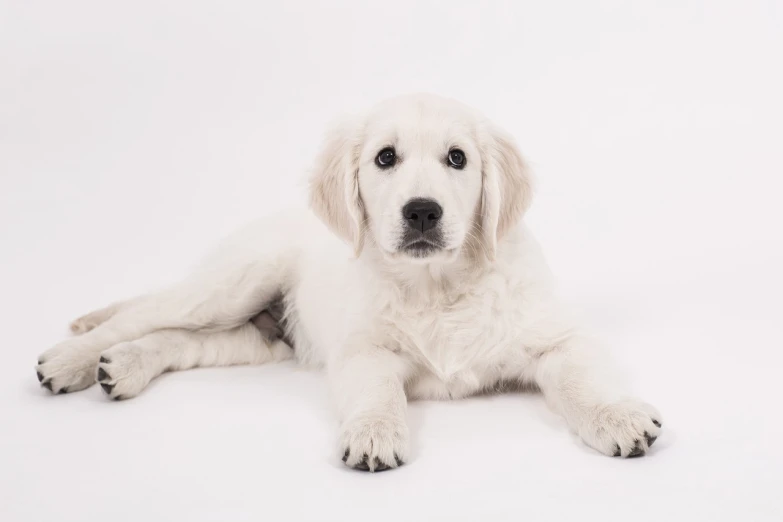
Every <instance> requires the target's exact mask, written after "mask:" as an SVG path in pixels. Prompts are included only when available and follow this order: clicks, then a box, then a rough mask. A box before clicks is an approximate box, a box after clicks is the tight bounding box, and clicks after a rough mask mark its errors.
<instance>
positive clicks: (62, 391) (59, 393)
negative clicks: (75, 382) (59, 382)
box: [57, 386, 68, 395]
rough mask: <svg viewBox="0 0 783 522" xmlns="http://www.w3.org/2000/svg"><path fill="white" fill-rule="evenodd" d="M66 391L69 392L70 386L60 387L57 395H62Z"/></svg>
mask: <svg viewBox="0 0 783 522" xmlns="http://www.w3.org/2000/svg"><path fill="white" fill-rule="evenodd" d="M64 393H68V387H67V386H66V387H64V388H60V391H58V392H57V395H62V394H64Z"/></svg>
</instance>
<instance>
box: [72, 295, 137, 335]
mask: <svg viewBox="0 0 783 522" xmlns="http://www.w3.org/2000/svg"><path fill="white" fill-rule="evenodd" d="M144 297H146V296H139V297H134V298H133V299H128V300H125V301H117V302H115V303H112V304H110V305H109V306H105V307H103V308H99V309H98V310H93V311H92V312H90V313H88V314H84V315H83V316H81V317H79V318H78V319H74V320H73V321H72V322H71V324H70V328H71V332H72V333H74V334H76V335H79V334H83V333H86V332H89V331H90V330H92V329H93V328H95V327H96V326H99V325H101V324H103V323H105V322H106V321H108V320H109V319H111V318H112V317H114V316H115V315H116V314H117V312H119V311H120V310H122V309H123V308H128V307H129V306H131V305H132V304H134V303H138V302H139V301H141V299H143V298H144Z"/></svg>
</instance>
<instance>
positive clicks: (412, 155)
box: [358, 98, 481, 261]
mask: <svg viewBox="0 0 783 522" xmlns="http://www.w3.org/2000/svg"><path fill="white" fill-rule="evenodd" d="M472 123H473V121H472V116H471V115H470V114H469V113H468V111H466V110H464V108H463V107H460V106H458V105H456V104H451V103H444V102H443V101H442V100H438V99H435V100H433V99H427V100H426V101H425V100H409V99H407V98H402V99H400V98H397V99H394V100H390V101H388V102H385V103H382V104H380V105H379V106H377V107H376V108H375V109H374V110H373V111H372V112H370V114H369V115H368V116H367V120H366V124H365V126H364V136H365V137H364V139H363V140H362V143H361V146H360V151H359V158H358V160H359V169H358V180H359V194H360V196H361V199H362V204H363V206H364V211H365V218H366V220H367V223H366V225H367V227H368V228H369V229H370V230H371V232H372V234H373V237H374V238H375V242H376V243H377V245H378V246H379V247H380V249H381V251H382V252H383V253H384V254H386V256H388V257H390V258H394V259H397V258H403V259H411V260H421V261H426V260H430V259H433V258H443V257H446V258H450V257H453V256H455V255H456V253H457V252H459V250H460V248H461V247H462V245H463V243H464V241H465V237H466V236H467V235H468V233H469V232H470V231H471V228H473V225H474V222H475V217H476V216H475V214H476V209H477V208H478V205H479V199H480V197H481V156H480V154H479V147H478V144H477V142H476V134H475V129H474V128H472Z"/></svg>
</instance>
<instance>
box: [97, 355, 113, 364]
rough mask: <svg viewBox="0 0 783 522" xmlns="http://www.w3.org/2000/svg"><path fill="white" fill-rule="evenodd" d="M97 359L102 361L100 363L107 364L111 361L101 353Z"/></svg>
mask: <svg viewBox="0 0 783 522" xmlns="http://www.w3.org/2000/svg"><path fill="white" fill-rule="evenodd" d="M98 360H99V361H100V362H102V363H106V364H109V363H111V361H110V360H109V359H107V358H106V357H104V356H103V355H101V358H100V359H98Z"/></svg>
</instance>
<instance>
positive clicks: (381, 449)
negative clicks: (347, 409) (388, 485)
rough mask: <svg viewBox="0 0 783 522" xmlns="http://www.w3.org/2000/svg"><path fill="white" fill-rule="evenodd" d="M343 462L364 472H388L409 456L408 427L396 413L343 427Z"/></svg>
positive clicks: (349, 423) (359, 419)
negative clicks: (394, 415)
mask: <svg viewBox="0 0 783 522" xmlns="http://www.w3.org/2000/svg"><path fill="white" fill-rule="evenodd" d="M342 446H343V450H344V454H343V462H345V464H346V465H348V466H350V467H352V468H355V469H358V470H362V471H386V470H387V469H391V468H396V467H399V466H402V464H403V463H404V462H405V460H406V459H407V458H408V426H407V425H406V424H405V421H404V420H402V419H398V418H396V417H393V416H366V417H361V418H358V419H355V420H353V421H351V422H348V423H346V425H345V428H344V429H343V435H342Z"/></svg>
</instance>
